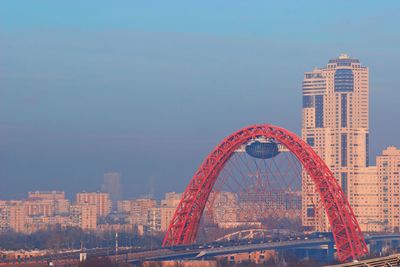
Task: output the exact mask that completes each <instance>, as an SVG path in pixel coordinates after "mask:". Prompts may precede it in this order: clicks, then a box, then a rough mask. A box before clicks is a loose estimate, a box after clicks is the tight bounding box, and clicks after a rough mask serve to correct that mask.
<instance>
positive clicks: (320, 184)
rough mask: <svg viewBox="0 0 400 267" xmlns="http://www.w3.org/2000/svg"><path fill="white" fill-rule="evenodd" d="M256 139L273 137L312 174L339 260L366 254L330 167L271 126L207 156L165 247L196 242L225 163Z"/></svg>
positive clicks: (246, 132)
mask: <svg viewBox="0 0 400 267" xmlns="http://www.w3.org/2000/svg"><path fill="white" fill-rule="evenodd" d="M257 137H265V138H273V139H275V140H276V141H278V142H279V143H281V144H282V145H284V146H285V147H287V148H288V149H289V150H290V151H291V152H292V153H293V154H294V155H295V156H296V157H297V158H298V160H299V161H300V162H301V164H302V166H303V168H304V169H305V170H306V171H307V173H308V174H309V175H310V177H311V178H312V180H313V182H314V184H315V186H316V190H317V192H318V193H319V196H320V199H321V201H322V202H323V206H324V209H325V212H326V214H327V216H328V219H329V223H330V226H331V230H332V233H333V237H334V241H335V244H336V249H337V252H338V258H339V260H340V261H346V260H349V259H358V258H360V257H361V256H362V255H365V254H366V253H367V252H368V249H367V246H366V244H365V241H364V237H363V234H362V232H361V230H360V227H359V225H358V222H357V220H356V217H355V216H354V213H353V211H352V209H351V207H350V204H349V203H348V201H347V198H346V196H345V194H344V193H343V191H342V189H341V187H340V186H339V184H338V182H337V180H336V178H335V177H334V176H333V174H332V172H331V171H330V170H329V168H328V166H326V164H325V162H324V161H323V160H322V159H321V158H320V157H319V156H318V155H317V154H316V153H315V152H314V150H313V149H312V148H311V147H310V146H309V145H308V144H307V143H305V142H304V141H303V140H302V139H301V138H299V137H298V136H297V135H296V134H294V133H292V132H290V131H287V130H285V129H283V128H280V127H277V126H274V125H270V124H261V125H253V126H249V127H245V128H243V129H241V130H239V131H237V132H235V133H233V134H231V135H230V136H228V137H226V138H225V139H224V140H223V141H222V142H221V143H220V144H219V145H218V146H217V147H216V148H215V149H214V150H213V151H212V152H211V153H210V154H209V155H208V156H207V158H206V159H205V160H204V162H203V163H202V165H201V166H200V168H199V169H198V170H197V172H196V173H195V175H194V176H193V178H192V180H191V181H190V183H189V185H188V186H187V188H186V190H185V192H184V193H183V196H182V199H181V201H180V203H179V205H178V207H177V209H176V211H175V214H174V217H173V219H172V220H171V222H170V225H169V227H168V230H167V233H166V234H165V237H164V241H163V246H164V247H165V246H174V245H181V244H191V243H193V242H194V241H195V239H196V235H197V230H198V227H199V223H200V218H201V216H202V213H203V211H204V208H205V206H206V202H207V199H208V197H209V195H210V192H211V190H212V188H213V186H214V184H215V181H216V180H217V178H218V176H219V174H220V172H221V170H222V169H223V168H224V166H225V163H226V162H227V161H228V160H229V158H230V157H231V155H232V154H233V153H234V151H235V150H236V149H237V148H239V147H240V146H241V145H242V144H245V143H247V142H249V141H250V140H251V139H254V138H257Z"/></svg>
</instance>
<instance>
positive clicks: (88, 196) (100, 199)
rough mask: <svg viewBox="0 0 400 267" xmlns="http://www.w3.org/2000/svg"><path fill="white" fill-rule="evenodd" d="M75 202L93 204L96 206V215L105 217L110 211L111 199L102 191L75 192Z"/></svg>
mask: <svg viewBox="0 0 400 267" xmlns="http://www.w3.org/2000/svg"><path fill="white" fill-rule="evenodd" d="M76 203H78V204H91V205H95V206H96V208H97V216H98V217H105V216H107V215H108V214H109V213H110V212H111V200H110V197H109V195H108V193H103V192H90V193H87V192H82V193H77V194H76Z"/></svg>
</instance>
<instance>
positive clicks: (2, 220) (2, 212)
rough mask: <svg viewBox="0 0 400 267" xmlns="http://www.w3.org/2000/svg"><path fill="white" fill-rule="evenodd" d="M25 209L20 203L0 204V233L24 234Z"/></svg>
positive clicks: (8, 202)
mask: <svg viewBox="0 0 400 267" xmlns="http://www.w3.org/2000/svg"><path fill="white" fill-rule="evenodd" d="M26 218H27V217H26V209H25V206H24V203H23V202H22V201H1V202H0V231H9V230H13V231H15V232H19V233H24V232H26V230H27V229H26Z"/></svg>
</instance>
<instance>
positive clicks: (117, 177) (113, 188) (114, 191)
mask: <svg viewBox="0 0 400 267" xmlns="http://www.w3.org/2000/svg"><path fill="white" fill-rule="evenodd" d="M101 190H102V191H103V192H106V193H108V194H109V195H110V198H111V201H112V208H113V210H116V208H117V202H118V201H119V200H121V199H122V186H121V174H120V173H119V172H107V173H105V174H104V182H103V185H102V188H101Z"/></svg>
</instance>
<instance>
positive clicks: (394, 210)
mask: <svg viewBox="0 0 400 267" xmlns="http://www.w3.org/2000/svg"><path fill="white" fill-rule="evenodd" d="M376 168H377V171H378V181H379V204H380V213H379V221H380V222H381V223H382V228H383V230H385V231H389V232H399V230H400V217H399V216H400V174H399V170H400V150H399V149H397V148H396V147H394V146H389V147H388V148H386V149H385V150H383V151H382V154H381V155H379V156H377V157H376Z"/></svg>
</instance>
